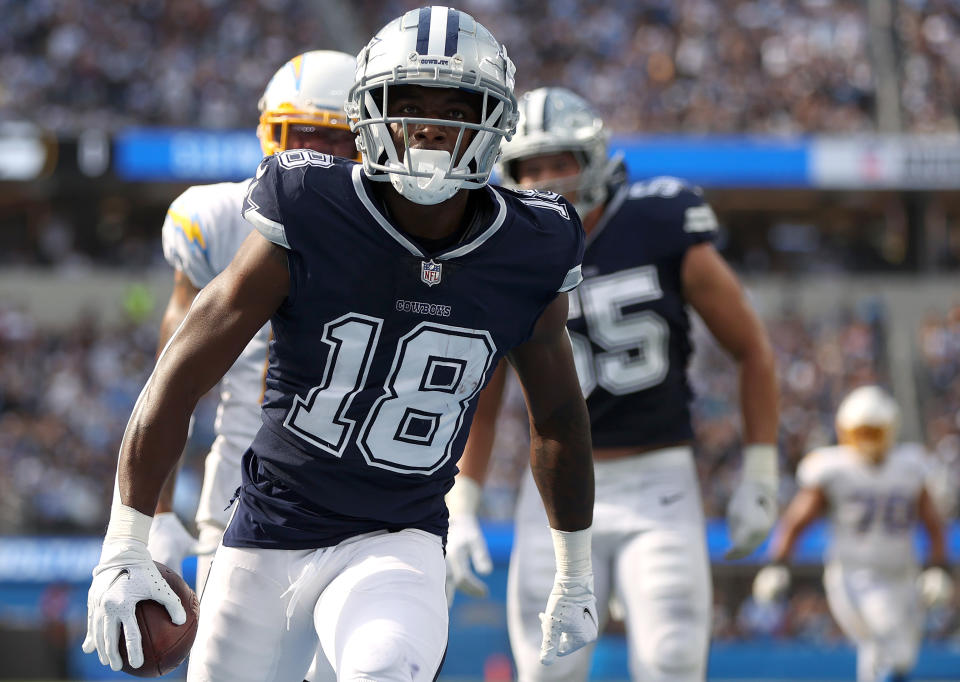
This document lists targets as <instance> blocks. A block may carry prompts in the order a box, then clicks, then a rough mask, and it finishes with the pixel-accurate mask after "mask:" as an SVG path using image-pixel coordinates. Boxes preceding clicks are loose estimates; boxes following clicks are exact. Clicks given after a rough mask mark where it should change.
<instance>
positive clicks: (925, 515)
mask: <svg viewBox="0 0 960 682" xmlns="http://www.w3.org/2000/svg"><path fill="white" fill-rule="evenodd" d="M917 518H919V519H920V524H921V525H922V526H923V528H924V530H926V531H927V536H928V537H929V538H930V554H929V556H928V557H927V560H928V562H929V563H930V564H931V565H933V566H946V565H947V546H946V542H945V533H944V527H943V519H941V518H940V512H938V511H937V507H936V505H934V503H933V498H932V497H930V493H928V492H927V489H926V488H924V489H923V490H922V491H921V492H920V499H919V500H918V501H917Z"/></svg>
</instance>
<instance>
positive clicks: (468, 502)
mask: <svg viewBox="0 0 960 682" xmlns="http://www.w3.org/2000/svg"><path fill="white" fill-rule="evenodd" d="M481 497H483V489H482V488H481V487H480V484H479V483H477V482H476V481H474V480H473V479H472V478H470V477H469V476H464V475H463V474H461V475H460V476H457V480H456V483H454V484H453V487H452V488H451V489H450V492H448V493H447V497H446V500H447V510H448V511H449V512H450V516H457V515H460V514H467V515H470V516H476V515H477V510H478V509H480V498H481Z"/></svg>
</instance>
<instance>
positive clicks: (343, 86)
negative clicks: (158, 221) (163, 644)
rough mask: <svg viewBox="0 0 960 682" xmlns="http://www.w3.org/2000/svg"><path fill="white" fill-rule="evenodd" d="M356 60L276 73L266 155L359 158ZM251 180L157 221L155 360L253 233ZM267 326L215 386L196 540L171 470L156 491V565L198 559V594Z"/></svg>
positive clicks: (247, 425) (297, 64)
mask: <svg viewBox="0 0 960 682" xmlns="http://www.w3.org/2000/svg"><path fill="white" fill-rule="evenodd" d="M356 68H357V62H356V59H355V58H354V57H353V56H351V55H348V54H345V53H343V52H333V51H330V50H314V51H312V52H306V53H304V54H301V55H298V56H296V57H294V58H293V59H291V60H290V61H289V62H287V63H286V64H284V65H283V66H282V67H280V70H279V71H277V72H276V74H274V76H273V78H271V79H270V82H269V83H268V85H267V88H266V90H265V91H264V93H263V97H261V98H260V102H259V109H260V125H259V126H258V127H257V137H258V138H259V140H260V147H261V149H262V150H263V154H264V156H269V155H271V154H275V153H276V152H278V151H283V150H284V149H313V150H316V151H318V152H323V153H327V154H332V155H334V156H342V157H346V158H355V159H356V160H359V155H358V153H357V147H356V142H355V140H356V136H355V135H354V134H353V133H352V132H351V131H350V124H349V121H348V120H347V116H346V113H345V112H344V111H343V102H344V100H345V99H346V96H347V92H348V91H349V90H350V88H351V86H352V85H353V78H354V74H355V72H356ZM249 184H250V181H249V180H244V181H242V182H221V183H217V184H214V185H195V186H193V187H190V188H189V189H187V190H186V191H185V192H184V193H183V194H181V195H180V196H179V197H177V198H176V199H175V200H174V202H173V203H172V204H171V205H170V208H169V210H168V211H167V216H166V219H165V220H164V223H163V254H164V256H165V257H166V259H167V261H168V262H169V263H170V265H172V266H173V268H174V273H173V292H172V293H171V294H170V301H169V302H168V303H167V308H166V311H165V312H164V315H163V319H162V320H161V323H160V338H159V340H158V343H157V356H158V357H159V355H160V353H161V352H162V351H163V348H164V346H166V345H167V341H169V340H170V337H171V336H173V332H174V331H176V329H177V327H179V326H180V323H181V322H182V321H183V318H184V317H186V315H187V311H188V310H189V309H190V305H191V304H192V303H193V300H194V299H195V298H196V296H197V294H198V293H199V292H200V290H201V289H202V288H203V287H205V286H206V285H207V284H209V283H210V281H211V280H213V278H214V277H216V276H217V275H218V274H220V273H221V272H223V270H224V269H226V267H227V266H228V265H229V264H230V261H231V259H232V258H233V256H234V254H235V253H236V252H237V250H238V249H239V248H240V245H241V244H242V243H243V240H244V239H246V238H247V236H248V235H249V234H250V232H251V231H252V230H253V225H251V224H250V223H248V222H247V221H246V220H244V219H243V216H242V215H241V209H242V208H243V197H244V195H245V194H246V190H247V186H248V185H249ZM269 338H270V325H264V327H263V328H262V329H261V330H260V331H259V332H257V334H256V336H254V338H253V340H251V341H250V343H249V344H248V345H247V347H246V348H245V349H244V350H243V352H242V353H241V354H240V357H239V358H238V359H237V362H236V363H235V364H234V365H233V366H232V367H231V368H230V369H229V370H227V373H226V374H225V375H224V377H223V380H222V381H221V383H220V404H219V406H218V409H217V419H216V422H215V424H214V430H215V432H216V439H215V440H214V442H213V445H212V446H211V448H210V452H209V454H208V455H207V457H206V461H205V473H204V477H203V488H202V491H201V493H200V503H199V505H198V507H197V515H196V524H197V530H198V531H199V533H198V534H199V538H194V537H192V536H191V535H190V534H189V533H188V532H187V530H186V529H185V528H184V527H183V524H182V523H181V522H180V519H179V518H178V517H177V515H176V514H175V513H174V512H173V492H174V488H175V482H176V470H174V472H173V473H172V474H171V475H170V477H169V479H168V480H167V482H166V484H165V485H164V487H163V489H162V490H161V493H160V500H159V502H158V503H157V510H156V513H155V514H154V517H153V524H152V525H151V527H150V541H149V543H148V545H147V546H148V548H149V550H150V554H151V555H152V556H153V558H154V559H155V560H157V561H159V562H160V563H162V564H166V565H168V566H170V567H171V568H173V569H174V570H175V571H177V572H178V573H179V572H180V568H181V564H182V562H183V558H184V557H185V556H187V555H190V554H194V553H197V551H198V549H200V550H201V554H200V556H198V558H197V592H198V593H202V592H203V585H204V583H205V582H206V578H207V572H208V571H209V570H210V560H211V557H210V553H211V552H212V550H213V549H216V547H217V545H218V544H219V543H220V536H221V535H223V529H224V528H225V527H226V525H227V520H228V518H229V512H228V511H227V507H228V506H229V503H230V498H231V497H232V496H233V493H234V491H235V490H236V489H237V486H239V485H240V457H241V456H242V455H243V453H244V451H245V450H246V449H247V447H248V446H249V445H250V443H251V441H253V437H254V436H255V435H256V434H257V430H258V429H259V428H260V402H261V400H262V399H263V394H264V377H265V370H266V363H267V343H268V341H269Z"/></svg>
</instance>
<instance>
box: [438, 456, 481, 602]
mask: <svg viewBox="0 0 960 682" xmlns="http://www.w3.org/2000/svg"><path fill="white" fill-rule="evenodd" d="M481 494H482V491H481V489H480V486H479V485H478V484H477V483H476V482H475V481H474V480H473V479H471V478H469V477H467V476H463V475H460V476H457V480H456V483H454V486H453V488H452V489H451V490H450V492H449V493H447V497H446V501H447V508H448V509H449V510H450V529H449V530H448V531H447V582H446V589H447V604H448V605H452V604H453V596H454V594H455V593H456V591H457V590H461V591H462V592H464V593H466V594H469V595H470V596H471V597H485V596H487V586H486V584H485V583H484V582H483V581H482V580H480V578H478V577H477V576H476V575H475V574H474V572H473V571H474V570H476V572H477V573H479V574H480V575H487V574H489V573H490V571H492V570H493V563H492V562H491V561H490V552H489V551H487V541H486V539H484V537H483V532H482V531H481V530H480V524H479V523H478V522H477V509H478V508H479V506H480V497H481ZM471 562H472V564H473V568H472V569H471Z"/></svg>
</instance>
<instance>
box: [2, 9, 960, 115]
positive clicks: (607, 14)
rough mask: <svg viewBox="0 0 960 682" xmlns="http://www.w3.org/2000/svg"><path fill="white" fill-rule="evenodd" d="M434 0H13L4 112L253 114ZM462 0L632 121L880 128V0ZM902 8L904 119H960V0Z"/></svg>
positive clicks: (518, 50)
mask: <svg viewBox="0 0 960 682" xmlns="http://www.w3.org/2000/svg"><path fill="white" fill-rule="evenodd" d="M421 4H423V3H420V2H412V1H410V0H390V1H387V2H380V1H379V0H376V1H374V0H362V1H359V2H351V3H347V2H343V3H340V4H336V5H335V4H334V3H301V2H296V1H295V0H231V1H229V2H227V1H226V0H202V1H196V2H195V1H193V0H169V1H165V0H131V1H130V2H111V3H104V2H99V1H98V0H32V1H31V2H20V1H19V0H0V16H3V17H4V20H3V22H2V23H0V72H2V73H3V74H4V80H3V83H2V84H0V112H4V113H3V114H2V115H3V116H7V117H12V118H14V119H18V118H19V119H23V120H29V121H34V122H36V123H38V124H40V125H42V126H44V127H47V128H50V129H54V130H69V129H84V128H88V127H95V128H96V127H107V128H111V129H112V128H116V127H119V126H122V125H125V124H136V125H151V124H152V125H158V124H159V125H175V126H200V127H215V128H216V127H225V128H226V127H240V128H242V127H252V126H253V125H254V124H255V122H256V111H255V108H254V106H253V105H254V103H256V101H257V100H258V99H259V97H260V94H261V92H262V90H263V86H264V83H266V81H267V79H268V78H269V76H270V75H271V74H272V73H273V71H274V69H276V67H277V66H278V65H279V64H282V63H283V62H284V61H286V60H287V59H288V58H289V56H290V55H291V54H296V53H298V52H302V51H304V50H306V49H316V48H321V47H332V48H336V49H344V50H347V51H357V50H359V48H360V47H362V41H364V40H365V36H369V35H371V34H372V33H374V32H375V31H376V30H377V29H378V28H379V27H380V26H381V25H383V24H384V23H385V22H386V21H388V20H389V19H391V18H393V17H395V16H398V15H399V14H400V13H401V12H402V11H404V10H406V9H410V8H413V7H418V6H420V5H421ZM458 6H459V7H460V8H461V9H464V10H466V11H469V12H471V13H472V14H473V15H474V16H475V17H476V18H477V19H478V20H479V21H480V22H481V23H483V24H484V25H486V26H487V27H489V28H490V29H491V30H492V31H493V32H494V34H495V35H497V36H498V37H499V38H500V39H501V40H502V41H503V42H504V43H505V44H506V45H507V47H508V49H509V50H510V53H511V56H512V57H513V59H514V61H515V62H516V64H517V76H518V87H519V89H520V90H521V91H522V90H526V89H530V88H533V87H538V86H541V85H564V86H566V87H570V88H572V89H574V90H576V91H579V92H580V93H581V94H582V95H584V96H586V97H587V98H588V99H590V100H591V101H592V102H594V103H595V104H596V105H597V106H598V108H599V110H600V112H601V114H602V115H603V117H604V118H605V120H606V121H607V123H608V125H609V126H610V127H611V128H612V129H613V130H615V131H650V132H661V131H669V132H712V133H724V132H736V133H744V132H752V133H774V134H781V133H783V134H791V133H806V132H830V133H834V134H845V133H854V132H866V131H871V130H873V129H874V128H875V124H874V117H873V115H872V111H873V104H874V98H875V96H876V78H875V74H874V73H873V67H872V65H871V55H870V54H869V50H870V47H869V46H870V41H869V40H868V38H869V36H868V34H869V32H870V30H871V28H870V22H869V21H868V20H869V17H868V9H867V3H864V2H859V1H856V0H800V1H796V2H794V1H789V0H762V1H761V0H750V1H744V0H656V1H653V2H644V3H637V2H632V1H630V0H616V1H612V2H604V3H582V2H575V1H574V0H560V1H551V2H547V1H546V0H510V2H507V1H506V0H464V1H463V2H460V3H458ZM893 6H894V7H895V10H894V11H895V16H894V21H893V28H892V33H893V35H892V36H890V39H891V41H892V44H893V45H895V48H896V50H897V52H898V55H899V61H900V63H901V64H902V65H903V68H902V70H903V73H902V85H901V90H902V102H903V108H904V112H903V119H904V120H903V130H904V131H907V132H944V131H956V130H958V129H960V125H958V119H957V114H956V109H957V104H958V102H957V97H958V95H957V92H960V89H958V87H957V86H958V84H960V40H958V37H960V35H958V34H960V6H958V5H957V3H956V2H951V1H950V0H906V1H904V2H895V3H893ZM333 7H335V8H336V9H335V11H333V9H332V8H333ZM507 10H509V11H507ZM534 25H535V26H536V30H531V26H534Z"/></svg>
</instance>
